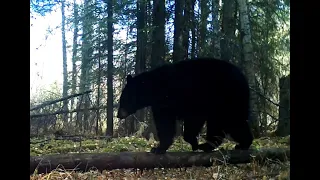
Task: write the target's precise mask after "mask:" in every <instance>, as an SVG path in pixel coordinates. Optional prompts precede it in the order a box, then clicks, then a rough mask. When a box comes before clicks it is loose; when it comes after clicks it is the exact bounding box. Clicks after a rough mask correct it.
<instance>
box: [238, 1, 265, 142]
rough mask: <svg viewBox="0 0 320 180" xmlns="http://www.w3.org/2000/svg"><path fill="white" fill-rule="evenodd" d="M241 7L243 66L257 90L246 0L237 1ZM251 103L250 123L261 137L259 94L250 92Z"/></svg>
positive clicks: (255, 132) (254, 131) (255, 134)
mask: <svg viewBox="0 0 320 180" xmlns="http://www.w3.org/2000/svg"><path fill="white" fill-rule="evenodd" d="M237 2H238V6H239V15H240V27H241V30H240V31H241V33H242V45H243V52H242V53H243V57H244V59H243V64H244V70H245V72H246V75H247V77H248V82H249V85H250V86H251V88H252V89H254V90H256V83H255V67H254V66H253V64H254V59H253V46H252V40H251V30H250V22H249V15H248V7H247V3H246V0H237ZM250 102H251V116H250V118H249V122H250V124H251V126H252V129H253V134H254V136H255V138H257V137H259V134H260V129H259V122H258V115H257V112H258V108H257V94H256V92H254V91H251V92H250Z"/></svg>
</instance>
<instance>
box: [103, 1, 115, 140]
mask: <svg viewBox="0 0 320 180" xmlns="http://www.w3.org/2000/svg"><path fill="white" fill-rule="evenodd" d="M105 1H107V7H108V23H107V26H108V33H107V34H108V40H107V41H108V44H107V45H108V65H107V66H108V72H107V91H108V92H107V93H108V94H107V96H108V98H107V106H108V107H107V131H106V135H109V136H113V1H112V0H105Z"/></svg>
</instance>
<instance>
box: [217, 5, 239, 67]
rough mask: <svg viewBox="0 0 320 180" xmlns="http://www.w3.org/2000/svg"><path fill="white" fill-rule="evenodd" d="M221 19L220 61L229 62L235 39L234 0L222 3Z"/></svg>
mask: <svg viewBox="0 0 320 180" xmlns="http://www.w3.org/2000/svg"><path fill="white" fill-rule="evenodd" d="M222 12H223V18H222V29H221V32H222V38H221V42H220V43H221V59H223V60H227V61H231V59H232V57H233V55H232V53H233V52H232V51H231V50H232V49H233V46H234V44H233V43H232V42H233V40H234V39H235V30H236V19H234V17H235V14H236V1H235V0H224V1H223V7H222Z"/></svg>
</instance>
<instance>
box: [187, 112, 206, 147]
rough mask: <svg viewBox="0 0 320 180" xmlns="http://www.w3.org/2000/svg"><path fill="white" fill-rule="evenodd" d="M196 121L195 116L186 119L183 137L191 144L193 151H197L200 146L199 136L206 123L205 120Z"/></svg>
mask: <svg viewBox="0 0 320 180" xmlns="http://www.w3.org/2000/svg"><path fill="white" fill-rule="evenodd" d="M195 121H196V119H193V118H190V119H189V118H188V119H184V130H183V139H184V140H185V141H186V142H188V143H189V144H190V145H191V147H192V151H196V150H198V148H199V147H198V139H197V136H198V135H199V133H200V131H201V129H202V127H203V125H204V121H203V122H195Z"/></svg>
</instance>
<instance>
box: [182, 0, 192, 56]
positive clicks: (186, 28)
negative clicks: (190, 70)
mask: <svg viewBox="0 0 320 180" xmlns="http://www.w3.org/2000/svg"><path fill="white" fill-rule="evenodd" d="M191 1H192V0H186V2H185V3H184V18H183V21H182V24H183V25H182V26H183V34H182V49H183V52H182V59H187V58H188V57H189V33H190V27H191V11H193V10H192V2H191Z"/></svg>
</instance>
